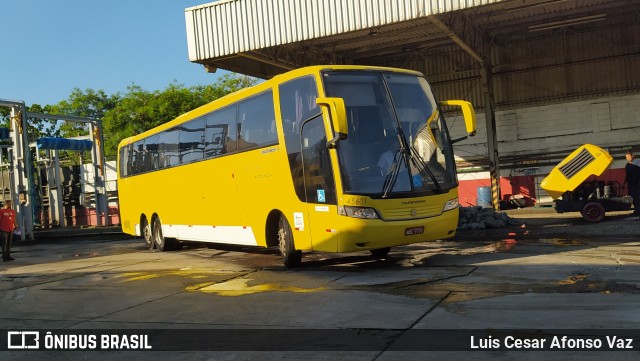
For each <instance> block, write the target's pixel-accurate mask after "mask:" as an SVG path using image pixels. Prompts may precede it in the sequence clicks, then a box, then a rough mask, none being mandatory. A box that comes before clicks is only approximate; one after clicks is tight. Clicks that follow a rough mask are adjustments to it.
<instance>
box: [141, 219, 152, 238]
mask: <svg viewBox="0 0 640 361" xmlns="http://www.w3.org/2000/svg"><path fill="white" fill-rule="evenodd" d="M142 237H144V241H145V242H146V243H147V244H150V243H151V241H152V240H151V227H149V222H147V220H146V219H145V220H144V221H143V223H142Z"/></svg>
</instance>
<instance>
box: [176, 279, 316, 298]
mask: <svg viewBox="0 0 640 361" xmlns="http://www.w3.org/2000/svg"><path fill="white" fill-rule="evenodd" d="M251 281H252V280H251V279H247V278H237V279H233V280H230V281H226V282H222V283H215V282H207V283H201V284H198V285H193V286H189V287H186V288H185V290H186V291H190V292H204V293H216V294H218V295H219V296H228V297H233V296H244V295H250V294H254V293H261V292H295V293H310V292H317V291H324V290H326V289H325V288H324V287H318V288H301V287H296V286H288V285H278V284H273V283H266V284H257V285H250V284H249V283H250V282H251Z"/></svg>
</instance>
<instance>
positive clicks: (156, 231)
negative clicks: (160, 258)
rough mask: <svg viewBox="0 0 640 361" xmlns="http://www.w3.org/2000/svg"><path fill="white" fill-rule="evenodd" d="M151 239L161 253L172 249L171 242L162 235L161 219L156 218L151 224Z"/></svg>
mask: <svg viewBox="0 0 640 361" xmlns="http://www.w3.org/2000/svg"><path fill="white" fill-rule="evenodd" d="M151 237H152V238H153V244H154V245H155V247H156V249H157V250H158V251H159V252H165V251H169V250H170V249H171V246H170V242H169V240H168V239H167V238H164V236H163V235H162V223H160V218H154V219H153V221H152V224H151Z"/></svg>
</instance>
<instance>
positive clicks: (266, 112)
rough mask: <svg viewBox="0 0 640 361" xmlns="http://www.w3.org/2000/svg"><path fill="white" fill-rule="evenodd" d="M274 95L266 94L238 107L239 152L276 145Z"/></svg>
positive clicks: (269, 92) (268, 92)
mask: <svg viewBox="0 0 640 361" xmlns="http://www.w3.org/2000/svg"><path fill="white" fill-rule="evenodd" d="M272 129H275V115H274V111H273V94H272V93H271V91H267V92H264V93H262V94H260V95H258V96H255V97H253V98H251V99H249V100H247V101H244V102H241V103H240V104H239V105H238V150H243V149H250V148H254V147H257V146H263V145H269V144H274V143H276V142H277V141H278V136H277V134H276V133H275V131H272Z"/></svg>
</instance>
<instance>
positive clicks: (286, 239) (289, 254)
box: [278, 215, 302, 268]
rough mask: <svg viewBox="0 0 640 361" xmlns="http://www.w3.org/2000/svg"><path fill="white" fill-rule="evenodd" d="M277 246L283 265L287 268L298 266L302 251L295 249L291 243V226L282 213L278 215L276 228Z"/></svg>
mask: <svg viewBox="0 0 640 361" xmlns="http://www.w3.org/2000/svg"><path fill="white" fill-rule="evenodd" d="M278 248H279V249H280V253H281V254H282V258H283V262H284V266H285V267H287V268H293V267H298V266H300V263H301V261H302V251H298V250H296V247H295V244H294V243H293V233H292V232H291V226H290V225H289V222H288V221H287V218H285V216H284V215H280V222H279V228H278Z"/></svg>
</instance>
